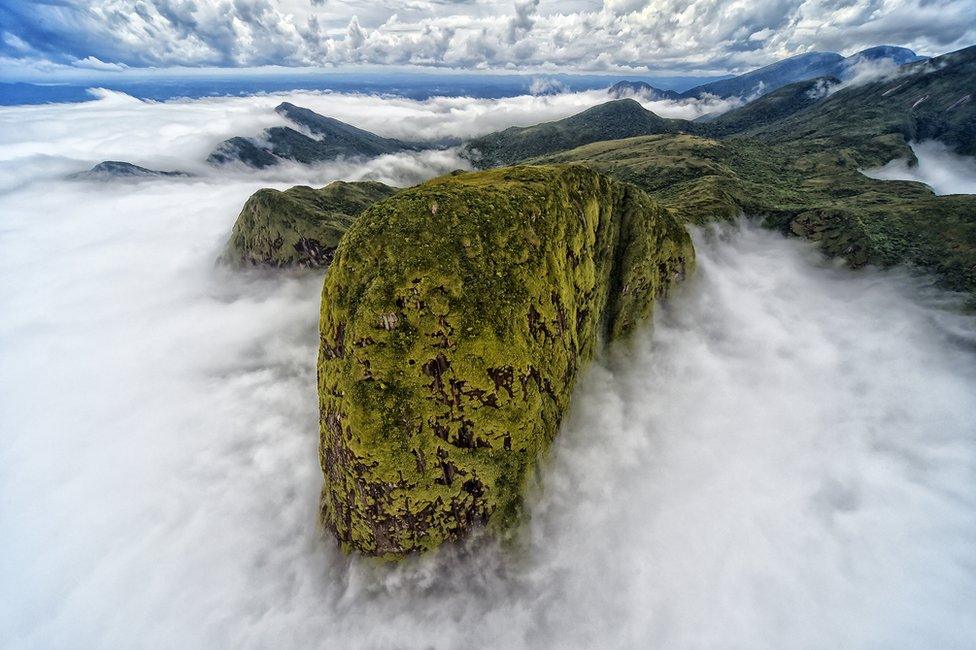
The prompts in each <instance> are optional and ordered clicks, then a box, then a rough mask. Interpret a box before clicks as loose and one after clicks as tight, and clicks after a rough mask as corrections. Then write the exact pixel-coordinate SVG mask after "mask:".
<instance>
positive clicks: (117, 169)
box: [68, 160, 190, 181]
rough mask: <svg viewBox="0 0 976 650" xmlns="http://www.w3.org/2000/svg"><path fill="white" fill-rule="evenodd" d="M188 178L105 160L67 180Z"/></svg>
mask: <svg viewBox="0 0 976 650" xmlns="http://www.w3.org/2000/svg"><path fill="white" fill-rule="evenodd" d="M189 176H190V174H188V173H187V172H183V171H158V170H155V169H148V168H146V167H140V166H139V165H133V164H132V163H129V162H124V161H121V160H105V161H102V162H100V163H98V164H97V165H95V166H94V167H92V168H91V169H89V170H87V171H83V172H77V173H75V174H71V175H70V176H69V177H68V178H71V179H75V180H96V181H108V180H114V179H121V178H130V179H138V178H174V177H180V178H186V177H189Z"/></svg>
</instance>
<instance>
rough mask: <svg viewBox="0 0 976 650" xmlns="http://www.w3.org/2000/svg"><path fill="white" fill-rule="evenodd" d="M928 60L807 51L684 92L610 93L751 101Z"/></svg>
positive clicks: (640, 86) (896, 51) (882, 51)
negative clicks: (865, 70)
mask: <svg viewBox="0 0 976 650" xmlns="http://www.w3.org/2000/svg"><path fill="white" fill-rule="evenodd" d="M927 58H928V57H924V56H920V55H918V54H916V53H915V52H914V51H912V50H910V49H908V48H905V47H896V46H893V45H877V46H875V47H869V48H867V49H865V50H861V51H859V52H855V53H854V54H852V55H850V56H847V57H845V56H844V55H842V54H838V53H837V52H807V53H805V54H797V55H796V56H791V57H789V58H787V59H783V60H781V61H777V62H775V63H771V64H769V65H766V66H763V67H761V68H757V69H755V70H750V71H749V72H746V73H743V74H740V75H737V76H734V77H731V78H729V79H720V80H718V81H710V82H707V83H703V84H700V85H697V86H694V87H693V88H689V89H688V90H685V91H683V92H677V91H674V90H665V89H661V88H657V87H655V86H653V85H651V84H649V83H646V82H644V81H621V82H618V83H616V84H614V85H613V86H611V87H610V89H609V91H608V92H609V94H610V95H611V96H613V97H617V98H621V97H628V96H634V95H641V96H644V97H647V98H648V99H671V100H680V99H690V98H695V99H701V98H703V97H708V96H712V97H718V98H721V99H728V98H730V97H742V98H750V99H752V98H755V97H759V96H762V95H764V94H766V93H769V92H772V91H774V90H776V89H777V88H782V87H783V86H786V85H788V84H791V83H794V82H797V81H805V80H807V79H814V78H816V77H837V78H839V79H845V78H848V77H850V76H851V75H852V74H853V73H855V72H856V71H857V70H858V68H859V67H860V66H862V65H865V64H868V65H870V64H879V65H883V64H886V63H887V65H889V66H900V65H904V64H906V63H913V62H915V61H921V60H924V59H927Z"/></svg>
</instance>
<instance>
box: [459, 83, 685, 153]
mask: <svg viewBox="0 0 976 650" xmlns="http://www.w3.org/2000/svg"><path fill="white" fill-rule="evenodd" d="M690 124H691V123H690V122H686V121H684V120H669V119H665V118H663V117H659V116H657V115H655V114H654V113H652V112H651V111H649V110H647V109H645V108H644V107H643V106H641V105H640V103H638V102H636V101H634V100H633V99H618V100H615V101H612V102H607V103H606V104H600V105H599V106H594V107H593V108H590V109H587V110H585V111H583V112H582V113H579V114H577V115H573V116H572V117H567V118H565V119H562V120H558V121H556V122H546V123H545V124H537V125H535V126H529V127H524V128H523V127H514V126H513V127H511V128H508V129H505V130H504V131H499V132H497V133H492V134H489V135H486V136H483V137H481V138H476V139H474V140H471V141H470V142H468V144H467V149H468V151H469V152H471V155H472V158H473V159H474V160H475V161H476V162H477V163H478V164H479V165H480V166H482V167H492V166H495V165H511V164H513V163H516V162H519V161H522V160H527V159H529V158H533V157H535V156H542V155H544V154H547V153H551V152H553V151H562V150H565V149H572V148H573V147H578V146H580V145H584V144H589V143H590V142H598V141H600V140H617V139H620V138H630V137H633V136H637V135H650V134H654V133H678V132H680V131H684V130H688V129H691V130H692V131H697V125H691V126H688V125H690Z"/></svg>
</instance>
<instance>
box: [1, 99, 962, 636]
mask: <svg viewBox="0 0 976 650" xmlns="http://www.w3.org/2000/svg"><path fill="white" fill-rule="evenodd" d="M110 101H112V102H116V101H117V102H119V104H118V105H117V106H116V105H102V104H100V102H94V103H93V104H94V105H95V106H98V105H102V106H103V109H104V111H105V114H104V118H105V119H97V113H92V114H90V115H89V114H87V113H84V112H81V113H77V114H76V113H75V112H74V111H75V110H76V109H75V107H73V106H66V107H60V108H58V107H40V108H37V109H36V110H35V108H34V107H31V108H23V109H17V110H12V111H10V112H7V111H0V165H4V166H5V167H4V168H5V169H15V168H16V169H19V170H21V171H20V172H19V173H21V174H22V178H23V179H25V180H24V182H19V183H17V184H14V185H10V186H8V187H7V188H6V189H5V190H4V191H2V192H0V277H2V282H0V358H2V359H3V362H2V363H0V430H2V431H3V435H2V436H0V494H3V499H0V530H2V531H3V534H2V535H0V576H2V580H0V602H3V603H4V607H0V639H3V645H4V646H5V647H11V648H44V649H47V648H52V647H79V648H96V649H97V648H105V649H115V648H125V647H140V648H149V649H153V648H174V647H175V648H189V649H192V648H201V649H203V648H214V647H219V648H224V647H232V648H268V647H274V648H293V647H309V646H311V647H336V648H415V647H433V648H455V647H496V648H521V647H528V648H535V647H539V648H542V647H562V648H577V647H579V648H584V647H603V648H632V647H667V648H673V649H682V648H689V649H690V648H702V647H742V648H751V649H752V648H754V649H763V648H769V649H777V650H778V649H780V648H784V647H790V648H796V647H802V648H813V647H815V648H831V647H844V648H878V647H881V648H886V649H887V648H905V649H906V650H908V649H915V648H920V647H932V648H964V647H968V646H969V645H971V640H972V639H973V638H976V610H974V608H973V607H972V603H973V602H974V601H976V566H974V564H973V562H972V558H973V557H974V554H976V492H974V490H973V482H974V477H976V432H974V429H973V422H976V325H974V322H973V319H972V318H971V317H967V316H962V315H959V314H958V313H957V312H956V311H954V309H955V302H954V299H953V297H952V296H948V295H946V294H943V293H940V292H938V291H936V290H934V289H932V288H931V287H928V286H926V285H925V283H924V282H923V281H921V280H918V279H913V278H910V277H908V276H905V275H901V274H899V273H898V272H889V273H880V272H877V271H870V270H865V271H860V272H857V273H852V272H850V271H847V270H843V269H841V268H839V267H837V266H836V265H834V264H833V263H828V262H824V261H822V260H821V259H820V257H819V256H818V254H817V253H816V252H814V251H813V249H812V248H810V247H809V246H807V245H805V244H803V243H800V242H798V241H795V240H786V239H783V238H782V237H780V236H779V235H777V234H774V233H769V232H765V231H759V230H756V229H754V228H752V227H750V226H742V227H741V228H739V229H730V230H723V231H714V232H699V233H697V234H696V245H697V249H698V256H699V269H698V271H697V273H696V274H695V275H694V276H692V277H691V278H690V279H689V280H688V281H686V282H685V283H684V285H683V286H682V288H681V289H680V291H679V292H678V293H677V295H676V296H674V298H673V299H672V300H670V301H669V302H668V303H667V304H665V305H662V306H661V308H660V309H658V311H657V314H656V316H655V322H654V327H653V328H651V327H648V328H645V330H644V331H642V332H641V333H640V334H638V335H637V336H635V337H634V339H633V340H632V341H630V342H628V343H625V344H623V345H620V346H618V347H616V348H615V349H614V351H613V352H612V353H611V354H609V355H607V356H606V357H605V358H603V359H601V360H599V361H598V362H596V363H594V364H593V365H592V366H591V368H590V370H589V371H588V372H587V373H585V375H584V376H583V378H582V379H581V381H580V383H579V385H578V388H577V391H576V393H575V396H574V401H573V405H572V408H571V410H570V412H569V413H568V414H567V417H566V419H565V421H564V425H563V428H562V432H561V434H560V437H559V438H558V440H557V442H556V445H555V447H554V449H553V454H552V457H551V459H550V462H548V463H547V464H546V467H545V468H544V473H543V484H544V489H543V490H542V491H541V492H539V493H536V494H533V495H532V496H531V498H530V500H529V510H530V515H531V516H530V517H528V518H527V523H526V525H525V529H524V531H523V532H522V535H521V542H520V544H519V545H517V546H515V547H513V548H508V549H496V548H494V547H492V546H490V545H489V546H487V547H484V548H479V549H475V550H474V551H473V554H472V555H471V556H470V557H468V558H466V559H465V560H463V561H462V560H460V559H458V558H457V557H455V556H456V554H455V553H451V552H445V553H442V554H440V555H437V556H435V557H432V558H426V559H422V560H417V561H412V562H407V563H405V564H404V565H403V566H401V567H398V568H395V569H389V568H381V567H377V566H376V565H373V564H371V563H369V562H364V561H361V560H360V559H357V558H351V559H350V558H346V557H343V556H342V555H341V554H339V553H338V552H337V551H336V550H335V548H334V546H333V543H332V541H331V540H330V539H328V538H323V536H322V533H321V531H320V530H319V529H318V527H317V525H316V513H317V500H318V495H319V488H320V485H321V483H320V482H321V473H320V471H319V468H318V457H317V442H318V431H317V427H318V414H317V412H316V406H317V402H316V395H315V390H316V389H315V367H314V366H315V355H316V343H317V340H316V339H317V333H316V327H317V316H318V302H319V291H320V289H321V278H320V277H317V276H314V275H306V276H290V275H288V274H263V273H245V274H235V273H230V272H228V271H226V270H224V269H219V268H215V267H214V264H213V261H214V258H215V257H216V255H217V253H218V252H219V251H220V248H221V246H222V245H223V243H224V241H225V240H226V238H227V236H228V234H229V231H230V228H231V225H232V223H233V221H234V218H235V217H236V214H237V211H238V210H239V209H240V206H241V205H242V204H243V202H244V200H245V199H246V198H247V196H248V195H249V194H250V193H251V192H253V191H254V190H255V189H257V188H258V187H260V186H262V185H264V184H266V182H267V180H266V179H265V178H263V177H261V176H260V175H248V174H240V175H228V176H205V177H200V178H194V179H187V180H180V179H165V180H158V181H147V182H133V183H87V182H67V181H63V180H57V179H52V178H50V177H49V176H48V174H49V173H50V169H51V167H50V165H51V162H50V161H51V157H54V158H55V159H56V160H58V161H62V162H58V163H57V164H63V160H64V159H66V158H68V157H74V158H78V159H91V158H96V157H97V158H99V159H100V158H103V157H105V158H107V157H119V158H122V159H127V160H133V159H134V157H135V156H136V155H138V154H139V153H140V152H143V151H149V150H150V149H151V147H147V143H149V142H151V140H152V133H153V132H154V129H156V130H162V131H167V132H169V131H168V129H172V132H173V133H176V132H182V133H183V134H184V137H183V142H182V144H179V145H177V144H175V143H172V142H169V141H165V140H162V139H161V140H160V142H159V145H158V147H157V148H156V150H158V152H159V153H158V155H160V156H169V157H170V160H171V161H172V162H173V164H172V165H169V166H170V167H176V168H180V167H183V166H184V165H185V164H187V162H188V160H189V158H181V157H180V156H181V155H183V156H186V155H188V154H185V153H182V152H186V151H191V150H193V148H194V146H197V145H199V144H200V143H202V142H203V141H204V140H205V139H206V138H212V137H216V136H217V131H218V130H219V129H220V128H223V127H218V126H213V125H212V122H211V121H208V120H205V119H203V116H210V118H213V119H216V117H215V116H217V115H218V114H219V113H220V111H219V110H218V109H216V108H212V107H211V108H208V105H209V104H208V101H202V102H185V103H182V104H180V103H173V104H172V105H170V104H165V105H155V104H145V103H141V102H140V105H139V106H135V105H129V104H128V103H125V102H127V100H125V99H124V98H110ZM227 101H228V103H227V104H226V105H225V106H226V107H234V106H238V107H239V108H240V113H241V116H243V117H242V119H241V121H240V122H234V128H238V127H239V126H241V125H242V124H245V123H246V122H247V121H248V119H251V117H253V115H257V114H258V113H260V111H259V110H257V109H256V108H253V107H249V106H248V105H247V102H246V101H245V100H237V99H235V100H227ZM254 101H255V102H258V103H261V102H267V103H268V104H269V105H274V104H275V103H277V101H279V100H278V99H271V98H259V99H256V100H254ZM238 102H239V104H238ZM296 103H301V102H296ZM198 104H202V105H203V106H199V105H198ZM89 106H90V105H89ZM211 110H212V111H213V112H212V113H211V112H209V111H211ZM18 111H21V112H18ZM183 111H187V112H188V113H189V114H190V115H196V116H197V117H198V118H199V120H200V125H201V126H200V131H201V132H202V133H203V135H200V134H199V133H196V132H194V130H193V128H192V124H193V122H194V119H193V118H192V117H191V116H188V115H184V114H183ZM249 115H250V116H251V117H248V116H249ZM71 116H76V117H78V118H79V121H77V122H75V123H74V127H71V128H69V126H70V124H71V122H70V121H69V120H68V118H69V117H71ZM227 119H228V120H230V121H234V120H236V119H237V118H236V117H233V116H232V115H229V116H228V117H227ZM153 120H155V121H153ZM60 121H64V125H59V122H60ZM18 124H22V125H23V129H19V128H15V126H16V125H18ZM459 124H460V122H459ZM452 128H459V129H460V128H461V127H460V126H457V125H455V127H452ZM181 129H182V131H180V130H181ZM177 140H180V138H177ZM186 143H196V144H194V145H193V146H185V145H186ZM106 150H111V151H112V152H113V155H112V156H109V155H103V153H104V151H106ZM156 150H153V151H152V152H150V154H148V155H157V154H156V153H155V151H156ZM114 154H118V155H114ZM378 160H380V159H378ZM134 161H135V162H143V161H139V160H134ZM448 162H450V161H448ZM378 164H379V163H377V162H375V161H374V162H372V163H370V165H371V166H365V167H357V166H355V165H354V164H352V163H343V164H342V165H339V164H337V165H336V166H325V167H322V168H314V169H308V168H299V167H290V166H286V167H283V168H282V169H281V170H278V171H277V172H276V173H279V174H281V176H280V177H276V180H275V186H277V187H287V186H288V185H291V184H294V183H309V184H313V185H322V184H324V183H326V182H328V181H329V180H332V179H334V178H357V177H363V176H364V175H369V174H385V176H384V178H386V179H388V180H390V181H393V180H399V181H401V182H415V181H413V180H411V179H418V180H419V179H420V178H423V177H427V176H431V175H436V174H437V173H440V169H441V168H442V167H443V166H444V164H446V163H444V161H441V162H437V161H435V160H433V159H423V158H416V157H415V158H395V157H389V158H388V159H387V163H384V165H385V166H382V165H381V166H380V167H377V166H376V165H378ZM343 165H345V166H343ZM289 174H290V176H288V175H289Z"/></svg>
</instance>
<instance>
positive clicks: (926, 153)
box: [863, 140, 976, 194]
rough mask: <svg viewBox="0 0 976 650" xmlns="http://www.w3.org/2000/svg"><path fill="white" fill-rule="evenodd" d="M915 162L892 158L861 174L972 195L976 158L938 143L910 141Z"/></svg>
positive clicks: (939, 190) (943, 191)
mask: <svg viewBox="0 0 976 650" xmlns="http://www.w3.org/2000/svg"><path fill="white" fill-rule="evenodd" d="M912 151H914V152H915V158H916V159H917V162H916V164H915V165H909V164H908V161H907V160H892V161H891V162H889V163H888V164H887V165H885V166H883V167H878V168H876V169H866V170H864V172H863V173H864V175H865V176H869V177H871V178H877V179H879V180H885V181H917V182H919V183H925V184H926V185H928V186H929V187H931V188H932V190H933V191H934V192H935V193H936V194H976V160H974V159H973V158H971V157H969V156H960V155H959V154H957V153H955V152H954V151H951V150H950V149H949V148H948V147H946V146H945V145H944V144H942V143H941V142H938V141H935V140H931V141H927V142H916V143H913V144H912Z"/></svg>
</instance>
